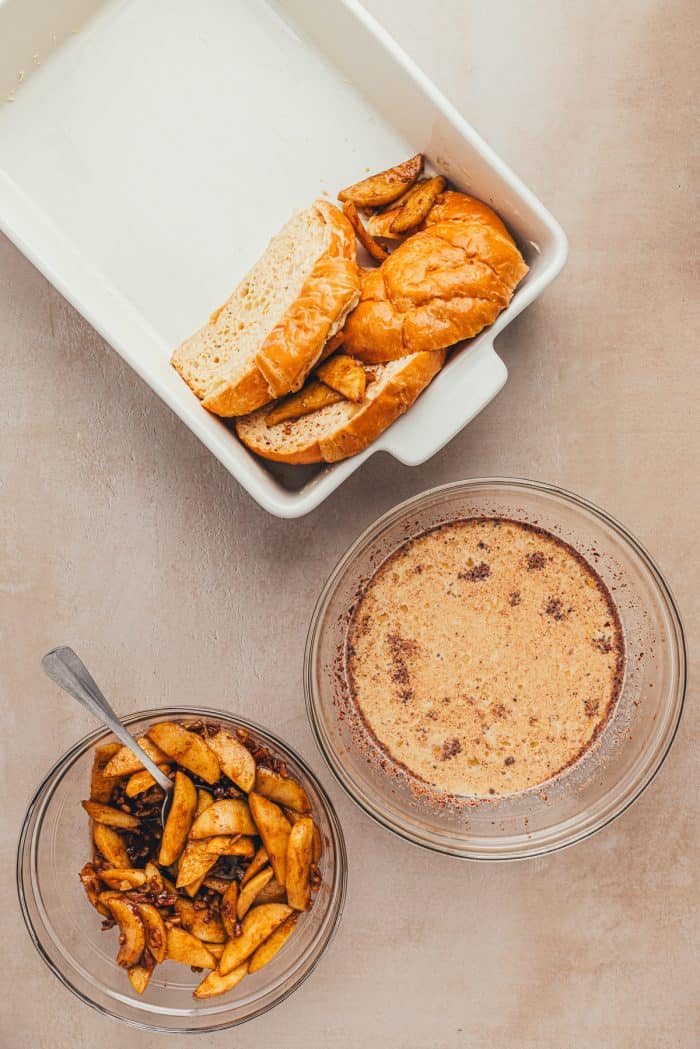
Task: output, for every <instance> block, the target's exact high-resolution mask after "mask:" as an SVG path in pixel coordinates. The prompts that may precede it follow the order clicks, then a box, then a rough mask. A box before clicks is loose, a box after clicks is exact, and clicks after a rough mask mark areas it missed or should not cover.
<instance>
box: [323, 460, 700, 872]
mask: <svg viewBox="0 0 700 1049" xmlns="http://www.w3.org/2000/svg"><path fill="white" fill-rule="evenodd" d="M473 517H503V518H510V519H513V520H515V521H522V522H525V523H527V524H531V525H536V526H538V527H539V528H543V529H546V530H547V531H549V532H551V533H552V534H553V535H555V536H557V537H559V538H560V539H562V540H564V541H565V542H567V543H569V544H570V545H571V546H572V547H573V548H574V549H575V550H576V551H578V553H579V554H581V555H582V556H583V557H584V558H585V559H586V560H587V561H589V562H590V563H591V564H594V565H595V570H596V572H597V573H598V575H599V576H600V577H601V578H602V580H603V581H604V582H605V584H606V585H607V587H608V590H609V591H610V592H611V594H612V597H613V600H614V602H615V605H616V606H617V610H618V613H619V616H620V621H621V626H622V632H623V635H624V640H625V649H626V659H625V668H624V677H623V681H622V686H621V689H620V693H619V697H618V699H617V702H616V705H615V708H614V710H613V712H612V714H611V716H610V718H609V719H608V721H607V722H606V724H605V726H604V728H603V730H602V732H601V733H600V735H599V737H598V738H597V739H596V740H595V741H594V743H593V744H592V745H591V746H590V747H589V748H588V749H587V750H586V751H585V752H584V753H583V754H582V756H581V757H580V758H579V759H578V760H577V761H576V762H574V763H573V764H572V765H570V766H569V767H568V768H566V769H565V770H563V771H562V772H561V773H559V774H558V775H557V776H554V777H553V778H551V779H549V780H547V781H546V782H545V783H544V784H540V785H538V786H537V787H533V788H531V789H529V790H524V791H521V792H520V793H514V794H506V795H504V796H499V797H497V798H480V799H475V798H473V797H471V798H470V797H467V796H465V797H463V798H456V799H455V798H451V799H450V800H449V803H442V804H438V803H436V801H435V795H433V798H432V799H430V797H429V796H427V794H426V792H419V791H416V790H415V789H412V783H411V779H412V777H411V775H410V773H408V772H407V771H406V772H404V771H402V770H401V769H397V767H396V765H394V764H393V763H392V768H391V774H390V775H389V774H388V773H387V772H386V771H384V769H386V767H387V761H386V755H385V753H384V751H383V750H382V749H381V748H380V746H379V744H378V743H377V741H376V740H375V739H374V738H373V736H372V735H371V733H370V732H369V730H368V729H367V727H366V725H365V723H364V721H363V719H362V717H361V715H360V714H359V712H358V710H357V707H356V705H355V704H354V702H353V700H352V696H351V692H350V686H349V683H348V678H347V673H346V668H345V646H346V637H347V630H348V626H349V620H350V615H351V610H352V608H353V606H354V604H355V603H356V602H357V600H358V597H359V596H360V595H361V593H362V590H363V588H364V586H365V585H366V583H367V581H368V580H369V579H370V578H371V577H372V575H373V574H374V572H375V571H376V570H377V568H378V567H379V566H380V565H381V564H382V563H383V562H384V561H385V560H386V559H387V558H388V557H389V556H390V555H391V554H392V553H393V552H394V551H395V550H396V549H397V548H398V547H399V546H401V545H402V544H403V543H404V542H405V541H406V540H407V539H410V538H412V537H414V536H416V535H419V534H421V533H423V532H425V531H427V530H429V529H431V528H433V527H436V526H438V525H441V524H445V523H447V522H450V521H454V520H460V519H465V518H473ZM304 684H305V691H306V703H307V710H308V714H309V718H310V721H311V725H312V728H313V731H314V734H315V736H316V739H317V742H318V744H319V747H320V749H321V752H322V753H323V755H324V757H325V759H326V761H327V763H328V765H329V767H330V769H331V771H332V772H333V774H334V775H335V777H336V778H337V780H338V782H339V783H340V784H341V786H343V787H344V789H345V790H346V791H347V793H348V794H349V795H350V796H351V797H352V798H353V799H354V801H355V802H356V803H357V804H358V805H359V806H360V807H361V808H362V809H363V810H364V811H365V812H366V813H367V814H368V815H370V816H371V817H372V818H373V819H375V820H376V821H377V822H378V823H380V824H381V825H383V826H384V827H387V828H388V829H390V830H392V831H394V832H395V833H396V834H398V835H399V836H401V837H403V838H406V839H407V840H409V841H413V842H415V843H416V844H418V845H422V846H424V847H426V848H429V849H433V850H435V851H437V852H444V853H447V854H449V855H453V856H460V857H464V858H467V859H482V860H486V859H518V858H524V857H529V856H537V855H542V854H544V853H548V852H552V851H554V850H556V849H560V848H563V847H564V846H566V845H571V844H574V843H575V842H578V841H581V840H583V839H584V838H586V837H588V836H589V835H590V834H593V833H594V832H595V831H597V830H600V829H601V828H602V827H604V826H605V825H606V824H607V823H609V822H610V821H611V820H612V819H614V818H615V817H616V816H618V815H620V813H621V812H623V811H624V810H625V809H626V808H627V807H628V806H629V805H631V803H632V802H633V801H634V800H635V799H636V798H637V797H638V796H639V795H640V793H641V792H642V791H643V790H644V789H645V787H646V786H647V785H648V784H649V783H650V781H651V780H652V778H653V777H654V775H655V774H656V772H657V771H658V770H659V768H660V766H661V764H662V762H663V761H664V758H665V757H666V755H667V753H668V750H669V748H670V746H671V744H672V742H673V739H674V736H675V734H676V730H677V728H678V724H679V721H680V717H681V712H682V708H683V700H684V694H685V685H686V656H685V643H684V637H683V628H682V625H681V621H680V617H679V615H678V610H677V608H676V605H675V602H674V600H673V597H672V595H671V592H670V590H669V588H668V585H667V584H666V582H665V580H664V578H663V576H662V575H661V572H660V571H659V569H658V568H657V567H656V565H655V564H654V562H653V561H652V559H651V557H650V556H649V555H648V554H647V553H646V551H645V550H644V549H643V547H642V546H641V545H640V544H639V543H638V542H637V540H636V539H635V538H634V537H633V536H632V535H630V533H629V532H628V531H627V530H626V529H625V528H624V527H623V526H622V525H621V524H619V523H618V522H617V521H615V520H614V519H613V518H612V517H611V516H610V515H609V514H607V513H605V511H603V510H601V509H599V508H598V507H596V506H594V505H593V504H591V503H589V502H588V501H587V500H585V499H583V498H581V497H580V496H577V495H573V494H571V493H569V492H565V491H562V490H561V489H558V488H555V487H553V486H551V485H547V484H542V483H538V482H534V481H527V480H516V479H507V478H486V479H476V480H469V481H462V482H457V483H454V484H448V485H444V486H442V487H439V488H434V489H432V490H430V491H428V492H425V493H423V494H422V495H419V496H416V497H415V498H413V499H409V500H408V501H407V502H404V503H402V504H400V505H399V506H397V507H395V508H394V509H392V510H390V511H389V512H388V513H386V514H385V515H384V516H383V517H381V518H380V519H379V520H378V521H376V522H375V523H374V524H373V525H371V526H370V527H369V528H368V529H367V530H366V531H365V532H364V533H363V534H362V535H361V536H360V537H359V538H358V539H357V540H356V541H355V543H353V545H352V546H351V547H350V549H349V550H348V551H347V552H346V553H345V554H344V555H343V557H342V558H341V560H340V561H339V563H338V564H337V565H336V567H335V569H334V570H333V572H332V574H331V576H330V578H329V579H328V581H327V583H326V585H325V587H324V589H323V591H322V593H321V596H320V598H319V600H318V603H317V605H316V608H315V611H314V613H313V617H312V621H311V625H310V629H309V634H308V640H307V646H306V655H305V669H304ZM413 786H415V781H413Z"/></svg>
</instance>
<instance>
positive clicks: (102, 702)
mask: <svg viewBox="0 0 700 1049" xmlns="http://www.w3.org/2000/svg"><path fill="white" fill-rule="evenodd" d="M41 665H42V667H43V668H44V671H45V672H46V673H47V674H48V676H49V677H50V678H51V680H52V681H55V682H56V684H57V685H60V686H61V688H62V689H64V691H65V692H68V693H70V695H71V696H72V697H73V699H77V700H78V703H82V705H83V706H84V707H85V708H86V709H87V710H89V711H90V713H91V714H94V716H95V717H96V718H99V720H100V721H101V722H102V723H103V724H104V725H106V726H107V728H108V729H110V730H111V731H112V732H113V733H114V735H115V736H116V737H117V739H119V740H121V742H122V743H123V744H124V745H125V746H126V747H128V748H129V750H130V751H131V752H132V754H134V755H135V757H137V758H138V760H139V761H140V762H141V764H142V765H143V766H144V768H146V769H148V771H149V772H150V773H151V775H152V776H153V778H154V780H155V781H156V783H157V784H158V786H159V787H162V789H163V790H164V791H165V798H164V799H163V808H162V810H161V818H162V820H163V826H165V820H166V818H167V815H168V808H169V806H170V800H171V796H172V792H173V784H172V780H170V779H168V777H167V776H166V775H165V774H164V773H163V772H161V771H160V769H159V768H158V766H157V765H156V763H155V761H153V759H152V758H149V756H148V754H146V752H145V751H144V750H142V749H141V747H140V746H139V744H138V743H137V742H136V740H135V739H134V737H133V736H132V735H131V733H130V732H129V731H128V730H127V729H126V728H124V726H123V725H122V723H121V721H120V720H119V718H118V717H117V715H116V714H115V713H114V711H113V710H112V708H111V707H110V705H109V703H108V702H107V700H106V699H105V697H104V696H103V695H102V693H101V692H100V690H99V688H98V687H97V685H96V683H95V681H94V679H93V677H92V675H91V674H90V672H89V671H88V669H87V667H86V666H85V664H84V663H83V661H82V659H80V657H79V656H78V655H76V653H75V652H74V651H73V649H72V648H68V647H67V646H66V645H61V646H60V647H59V648H52V649H51V651H50V652H47V653H46V655H45V656H44V657H43V659H42V661H41Z"/></svg>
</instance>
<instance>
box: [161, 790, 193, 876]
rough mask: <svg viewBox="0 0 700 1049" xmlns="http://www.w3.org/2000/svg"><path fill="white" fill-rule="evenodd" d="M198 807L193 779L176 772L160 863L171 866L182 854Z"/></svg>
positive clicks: (163, 865) (162, 840)
mask: <svg viewBox="0 0 700 1049" xmlns="http://www.w3.org/2000/svg"><path fill="white" fill-rule="evenodd" d="M196 808H197V791H196V789H195V786H194V784H193V782H192V780H191V779H190V778H189V776H186V775H185V773H184V772H180V770H179V769H178V771H177V772H176V773H175V786H174V788H173V800H172V804H171V806H170V811H169V812H168V818H167V819H166V821H165V827H164V828H163V837H162V838H161V842H160V854H159V856H158V863H159V864H160V866H161V867H169V866H170V864H171V863H175V861H176V860H177V859H178V857H179V856H180V853H181V852H182V850H183V849H184V847H185V842H186V841H187V835H188V833H189V830H190V827H191V826H192V821H193V820H194V812H195V809H196Z"/></svg>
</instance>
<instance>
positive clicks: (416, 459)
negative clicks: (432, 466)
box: [374, 333, 508, 466]
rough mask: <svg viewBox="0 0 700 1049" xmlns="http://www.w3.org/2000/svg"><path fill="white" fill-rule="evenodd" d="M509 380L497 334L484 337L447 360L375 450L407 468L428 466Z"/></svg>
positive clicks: (376, 445) (379, 441) (380, 440)
mask: <svg viewBox="0 0 700 1049" xmlns="http://www.w3.org/2000/svg"><path fill="white" fill-rule="evenodd" d="M507 378H508V370H507V368H506V366H505V364H504V363H503V361H502V360H501V358H500V357H499V356H498V354H497V353H496V351H495V350H494V348H493V336H491V335H490V333H489V335H488V336H487V335H483V336H482V337H481V339H480V340H479V341H478V342H476V343H475V344H474V345H473V346H471V347H470V348H469V349H468V350H466V351H462V352H461V353H460V354H459V355H458V356H454V357H452V359H451V360H449V361H448V362H447V364H446V365H445V367H444V368H443V369H442V371H441V372H440V374H439V375H438V376H437V377H436V378H435V379H434V380H433V382H432V383H431V385H430V386H429V387H428V389H427V390H426V391H425V393H423V394H422V395H421V396H420V397H419V398H418V400H417V401H416V403H415V404H414V405H413V407H412V408H411V409H410V410H409V411H408V412H407V413H406V415H404V416H402V417H401V419H399V420H398V422H396V423H394V425H393V426H392V427H391V428H390V429H389V430H387V432H386V433H385V434H384V435H383V436H382V437H380V438H379V440H378V441H376V442H375V445H374V450H375V451H386V452H389V453H390V454H391V455H393V456H394V457H395V458H396V459H398V460H399V462H402V463H405V464H406V465H407V466H417V465H418V464H419V463H423V462H425V461H426V459H429V458H430V457H431V456H432V455H435V453H436V452H438V451H439V450H440V449H441V448H442V447H444V445H446V444H447V443H448V442H449V441H451V440H452V438H453V437H454V436H455V435H456V434H458V433H459V431H460V430H461V429H463V427H464V426H466V424H467V423H468V422H470V421H471V420H472V419H473V418H474V416H475V415H478V413H479V412H480V411H481V410H482V408H484V407H485V406H486V405H487V404H488V402H489V401H490V400H492V399H493V398H494V397H495V396H496V394H497V393H498V392H499V390H500V389H501V388H502V387H503V385H504V383H505V381H506V379H507Z"/></svg>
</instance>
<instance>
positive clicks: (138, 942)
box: [107, 896, 146, 969]
mask: <svg viewBox="0 0 700 1049" xmlns="http://www.w3.org/2000/svg"><path fill="white" fill-rule="evenodd" d="M107 906H108V907H109V909H110V911H111V914H112V917H113V918H114V920H115V922H116V923H117V925H118V926H119V953H118V954H117V965H121V966H123V968H125V969H130V968H131V966H132V965H137V964H138V963H139V962H140V961H141V955H142V954H143V950H144V947H145V946H146V933H145V930H144V927H143V922H142V921H141V918H140V917H139V915H138V913H137V911H136V908H135V907H134V906H133V904H132V903H131V902H130V901H128V900H126V899H125V898H124V897H119V896H114V897H111V898H110V899H109V900H108V901H107Z"/></svg>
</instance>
